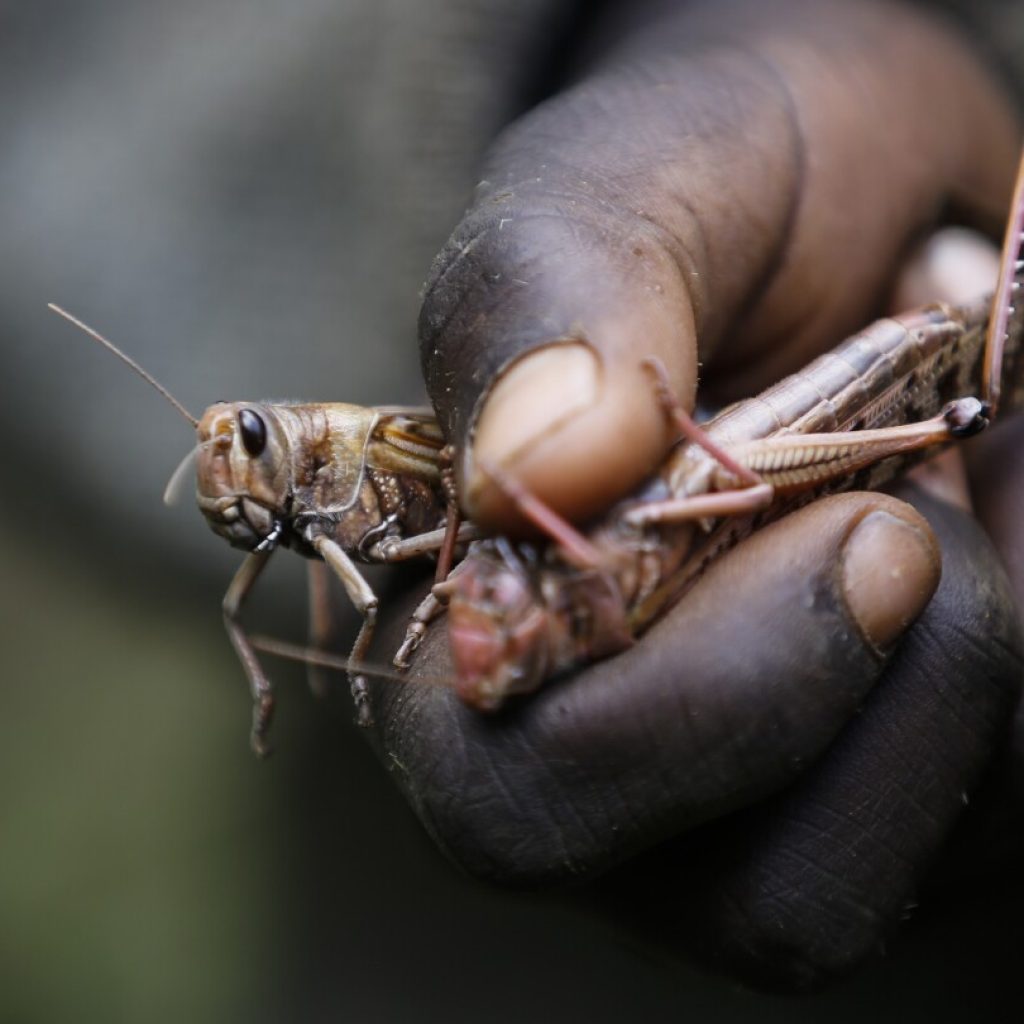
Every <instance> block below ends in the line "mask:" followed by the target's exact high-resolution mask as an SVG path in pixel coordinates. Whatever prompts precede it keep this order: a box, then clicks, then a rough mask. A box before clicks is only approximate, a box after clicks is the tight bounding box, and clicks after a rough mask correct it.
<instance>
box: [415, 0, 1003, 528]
mask: <svg viewBox="0 0 1024 1024" xmlns="http://www.w3.org/2000/svg"><path fill="white" fill-rule="evenodd" d="M655 6H657V5H655ZM646 9H647V8H646V6H640V7H638V8H634V9H633V14H634V15H635V17H636V18H637V19H638V20H640V21H642V20H643V17H644V11H645V10H646ZM648 21H649V24H648V26H647V27H646V28H645V29H642V30H638V31H633V32H627V33H625V34H623V35H620V37H619V40H618V42H616V44H615V45H614V46H612V47H610V48H609V49H607V50H606V52H605V53H604V56H603V58H602V60H601V62H599V63H598V64H596V65H595V66H594V67H592V68H591V69H590V70H589V71H588V73H587V74H586V75H585V76H584V77H583V78H581V79H580V80H579V82H578V83H577V84H576V85H575V86H574V87H573V88H571V89H570V90H568V91H567V92H565V93H563V94H562V95H560V96H558V97H556V98H555V99H553V100H551V101H549V102H548V103H545V104H543V105H542V106H540V107H539V108H537V109H536V110H534V111H533V112H532V113H530V114H529V115H527V116H526V117H525V118H523V119H522V120H521V121H519V122H517V123H516V124H515V125H513V126H512V127H511V128H510V129H509V130H508V131H507V132H506V133H505V134H504V135H503V136H502V137H501V138H500V139H499V140H498V142H497V143H496V145H495V146H494V148H493V150H492V152H491V153H490V156H489V159H488V161H487V164H486V167H485V172H484V180H483V181H482V182H481V183H480V185H479V186H478V188H477V192H476V195H475V197H474V201H473V204H472V206H471V208H470V210H469V212H468V213H467V214H466V216H465V218H464V219H463V221H462V223H461V224H460V225H459V226H458V227H457V228H456V230H455V233H454V234H453V236H452V238H451V240H450V241H449V242H448V244H447V245H446V246H445V248H444V249H443V251H442V252H441V253H440V255H439V256H438V258H437V260H436V261H435V264H434V267H433V269H432V272H431V275H430V279H429V280H428V283H427V288H426V292H425V297H424V303H423V309H422V313H421V319H420V336H421V347H422V356H423V362H424V370H425V374H426V378H427V384H428V388H429V390H430V394H431V397H432V399H433V401H434V403H435V406H436V407H437V409H438V412H439V414H440V416H441V418H442V421H443V423H444V425H445V428H446V430H447V432H448V436H449V438H450V439H451V440H452V441H453V442H454V443H455V444H456V446H457V447H458V449H459V450H460V452H462V463H461V465H460V466H459V467H458V470H459V477H460V486H461V490H462V497H463V501H464V502H465V504H466V506H467V508H468V510H469V511H470V514H471V515H473V517H474V518H475V519H477V520H478V521H480V522H481V523H482V524H483V525H485V526H489V527H492V528H506V529H507V528H508V527H509V526H510V525H511V523H512V521H511V513H510V512H509V510H508V509H507V507H506V506H507V503H506V502H504V501H503V499H502V498H501V496H500V495H499V494H497V493H496V492H494V490H493V488H492V487H491V485H490V484H489V482H488V480H487V478H486V477H485V476H484V475H483V474H482V473H480V472H479V471H478V470H477V469H476V468H475V466H476V458H479V457H480V456H486V457H487V458H488V459H490V460H491V461H493V462H496V463H499V464H501V465H503V466H504V468H505V469H506V470H509V471H511V472H514V473H515V475H517V476H518V477H519V478H520V479H521V480H523V482H524V483H526V485H527V486H528V487H529V488H530V489H531V490H533V491H534V492H535V493H537V494H538V495H539V496H540V497H541V498H543V499H544V500H546V501H547V502H548V503H550V504H551V505H552V506H554V507H555V508H556V509H558V510H559V511H560V512H562V513H563V514H564V515H567V516H569V517H571V518H575V519H583V518H586V517H587V516H590V515H592V514H594V513H595V512H596V511H597V510H599V509H600V508H602V507H604V506H606V505H607V504H608V503H609V502H610V501H611V500H613V499H614V498H616V497H618V496H619V495H621V494H622V493H624V492H626V491H628V490H629V489H631V488H632V487H634V486H635V485H636V484H637V483H639V482H640V481H641V480H642V479H643V478H644V477H645V476H646V475H647V474H649V472H650V471H651V469H652V468H653V467H654V466H655V465H656V464H657V463H658V462H659V461H660V459H661V457H662V456H663V454H664V451H665V448H666V446H667V445H668V444H669V443H670V440H671V438H670V435H669V433H668V431H667V429H666V427H665V424H664V422H663V419H662V417H661V415H660V412H659V411H658V409H657V406H656V403H655V402H654V401H653V398H652V395H651V393H650V389H649V384H648V381H647V378H646V377H645V375H644V374H643V373H642V372H641V370H640V362H641V359H642V358H643V357H644V356H646V355H657V356H658V357H659V358H660V359H661V360H662V362H663V363H664V364H665V365H666V367H667V368H668V371H669V374H670V377H671V380H672V382H673V386H674V388H675V390H676V392H677V394H678V395H679V396H680V398H681V399H682V400H683V401H684V402H685V403H691V404H692V399H693V395H694V392H695V389H696V382H697V367H698V352H699V354H700V357H701V358H702V359H703V360H704V361H705V362H706V363H707V364H708V367H709V382H710V383H711V384H713V385H714V386H715V387H716V388H717V390H718V392H719V393H720V394H722V395H726V396H728V395H733V394H737V393H740V392H745V391H749V390H751V389H753V388H756V387H760V386H763V385H764V384H765V383H766V382H767V381H769V380H772V379H776V378H777V377H778V376H780V375H781V374H783V373H786V372H791V371H792V370H795V369H797V368H798V367H799V366H801V365H802V364H803V363H804V362H806V361H807V359H808V358H809V357H810V356H811V355H812V354H814V353H816V352H818V351H821V350H822V349H824V348H826V347H828V346H829V345H831V344H834V343H835V341H836V340H838V338H840V337H842V335H843V334H844V333H848V332H849V331H851V330H853V329H854V328H855V327H857V326H859V325H861V324H862V323H863V322H864V321H865V320H866V319H868V318H869V317H870V315H871V313H872V312H874V311H875V305H876V303H877V301H878V298H879V296H880V294H881V293H882V291H883V290H884V287H885V284H886V280H887V278H888V276H889V274H890V273H891V271H892V268H893V267H894V266H895V265H896V263H897V260H898V257H899V255H900V254H901V253H902V251H903V249H904V248H905V246H906V243H907V242H908V240H909V239H910V238H911V237H912V236H914V235H915V234H916V233H918V232H919V231H920V230H921V229H922V228H923V227H925V226H926V225H928V224H930V223H931V222H933V221H934V220H935V219H936V217H937V215H938V213H939V211H940V210H941V209H942V207H943V204H944V203H946V202H947V201H949V200H950V199H951V198H956V199H957V200H959V201H960V203H961V205H962V206H963V207H965V208H968V209H969V210H970V213H971V215H972V217H973V219H976V220H978V219H980V220H983V221H985V223H986V224H987V225H991V226H994V223H993V221H994V219H995V218H996V217H997V216H998V213H997V211H999V210H1000V209H1002V208H1003V206H1004V203H1005V201H1006V200H1007V199H1008V196H1009V191H1010V186H1011V183H1012V176H1013V171H1014V164H1015V158H1016V141H1017V126H1016V123H1015V121H1014V118H1013V114H1012V112H1011V110H1010V107H1009V105H1008V104H1007V102H1006V100H1005V98H1004V97H1003V96H1002V95H1001V93H1000V92H999V90H998V88H997V86H996V85H994V84H993V82H992V81H991V80H990V79H989V77H988V75H987V74H986V72H985V71H984V69H983V68H982V67H981V65H980V63H978V62H977V61H976V59H975V58H974V57H973V56H972V55H971V54H970V52H969V51H968V49H967V47H966V45H965V44H964V42H963V41H962V40H961V39H958V38H957V37H955V36H953V35H951V34H950V33H949V32H948V31H947V30H946V29H945V28H942V27H940V26H939V25H938V24H937V23H935V22H933V21H931V20H930V19H929V18H928V16H927V15H926V14H925V13H923V12H920V11H915V10H912V9H907V8H904V7H902V6H901V5H897V4H891V3H863V4H847V3H842V2H839V0H825V2H816V3H813V4H811V3H808V2H806V0H780V2H778V3H773V4H771V5H765V4H755V3H751V2H750V0H731V2H718V3H701V2H697V3H692V4H686V5H683V6H682V9H681V10H679V11H674V12H673V13H671V14H670V15H669V16H668V17H666V18H663V19H662V20H660V21H658V22H656V23H653V24H651V23H650V19H648ZM981 152H983V153H985V159H983V160H980V159H977V154H978V153H981ZM837 282H841V283H842V287H837ZM698 343H699V347H698ZM595 452H597V453H599V457H597V458H595V457H594V453H595ZM475 457H476V458H475Z"/></svg>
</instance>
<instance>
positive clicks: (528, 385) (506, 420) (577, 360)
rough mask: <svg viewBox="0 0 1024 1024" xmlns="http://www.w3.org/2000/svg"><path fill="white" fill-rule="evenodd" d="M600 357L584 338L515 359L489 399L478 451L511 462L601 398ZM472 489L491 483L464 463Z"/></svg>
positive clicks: (478, 433)
mask: <svg viewBox="0 0 1024 1024" xmlns="http://www.w3.org/2000/svg"><path fill="white" fill-rule="evenodd" d="M600 372H601V368H600V363H599V362H598V358H597V356H596V355H595V354H594V352H593V350H592V349H591V348H590V347H589V346H588V345H584V344H582V343H580V342H571V343H567V344H555V345H548V346H546V347H545V348H540V349H537V350H536V351H534V352H531V353H530V354H529V355H526V356H523V358H522V359H520V360H518V361H517V362H515V363H513V364H512V365H511V366H510V367H509V368H508V370H506V371H505V373H504V374H502V376H501V377H500V378H499V379H498V381H497V383H496V384H495V385H494V387H493V388H492V389H491V393H490V394H489V395H488V396H487V400H486V402H485V403H484V407H483V411H482V412H481V414H480V419H479V421H478V422H477V425H476V433H475V436H474V439H473V445H472V450H473V456H475V457H478V458H484V459H487V460H489V461H491V462H494V463H497V464H498V465H502V466H506V467H507V466H509V465H510V464H511V463H512V462H514V460H515V458H516V456H517V455H519V454H520V453H522V452H524V451H526V450H527V449H529V448H530V447H531V446H532V445H534V444H536V443H537V442H538V441H541V440H543V439H545V438H548V437H550V435H551V434H552V433H553V432H554V431H555V430H557V429H558V425H559V424H560V423H563V422H565V421H567V420H571V419H572V418H573V417H574V416H575V415H577V414H578V413H579V412H580V411H581V410H583V409H585V408H588V407H589V406H591V405H593V404H594V403H595V402H596V401H597V397H598V391H599V385H600ZM463 470H464V479H465V480H466V482H467V490H468V493H469V495H470V497H472V495H473V494H474V493H475V492H476V491H477V490H478V489H479V487H480V486H482V485H486V480H485V478H484V477H483V474H482V473H478V472H477V471H475V469H474V467H473V466H472V464H465V465H464V466H463Z"/></svg>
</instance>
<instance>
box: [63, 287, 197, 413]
mask: <svg viewBox="0 0 1024 1024" xmlns="http://www.w3.org/2000/svg"><path fill="white" fill-rule="evenodd" d="M46 305H47V308H49V309H52V310H53V311H54V313H56V314H57V315H58V316H62V317H64V319H65V320H67V321H69V322H70V323H73V324H74V325H75V326H76V327H78V328H79V329H81V330H83V331H85V333H86V334H88V335H89V337H90V338H92V339H93V341H97V342H99V343H100V344H101V345H102V346H103V347H104V348H105V349H108V350H109V351H110V352H113V353H114V355H115V356H117V358H118V359H120V360H121V362H123V363H127V364H128V365H129V366H130V367H131V368H132V369H133V370H134V371H135V372H136V373H137V374H138V375H139V376H140V377H141V378H142V379H143V380H144V381H145V382H146V383H147V384H149V385H150V387H153V388H156V390H157V391H159V392H160V394H161V395H163V396H164V398H166V399H167V401H168V402H170V403H171V405H173V406H174V408H175V409H177V410H178V412H179V413H181V415H182V416H184V417H185V419H186V420H188V422H189V423H190V424H191V425H192V426H193V427H198V426H199V420H197V419H196V418H195V416H193V415H192V413H190V412H189V411H188V409H186V408H185V406H183V405H182V404H181V402H179V401H178V400H177V399H176V398H175V397H174V395H172V394H171V393H170V391H168V390H167V388H165V387H164V386H163V385H162V384H160V383H158V382H157V380H156V378H155V377H152V376H151V375H150V374H148V373H146V371H145V370H144V369H143V368H142V367H141V366H139V364H138V363H137V362H135V360H134V359H132V357H131V356H127V355H125V354H124V353H123V352H122V351H121V350H120V349H119V348H118V347H117V346H116V345H115V344H114V343H113V342H112V341H107V339H106V338H104V337H103V335H102V334H100V333H99V331H96V330H93V328H91V327H90V326H89V325H88V324H84V323H82V321H81V320H79V319H78V317H76V316H72V315H71V314H70V313H69V312H68V311H67V310H66V309H61V308H60V306H58V305H56V304H55V303H53V302H48V303H47V304H46Z"/></svg>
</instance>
